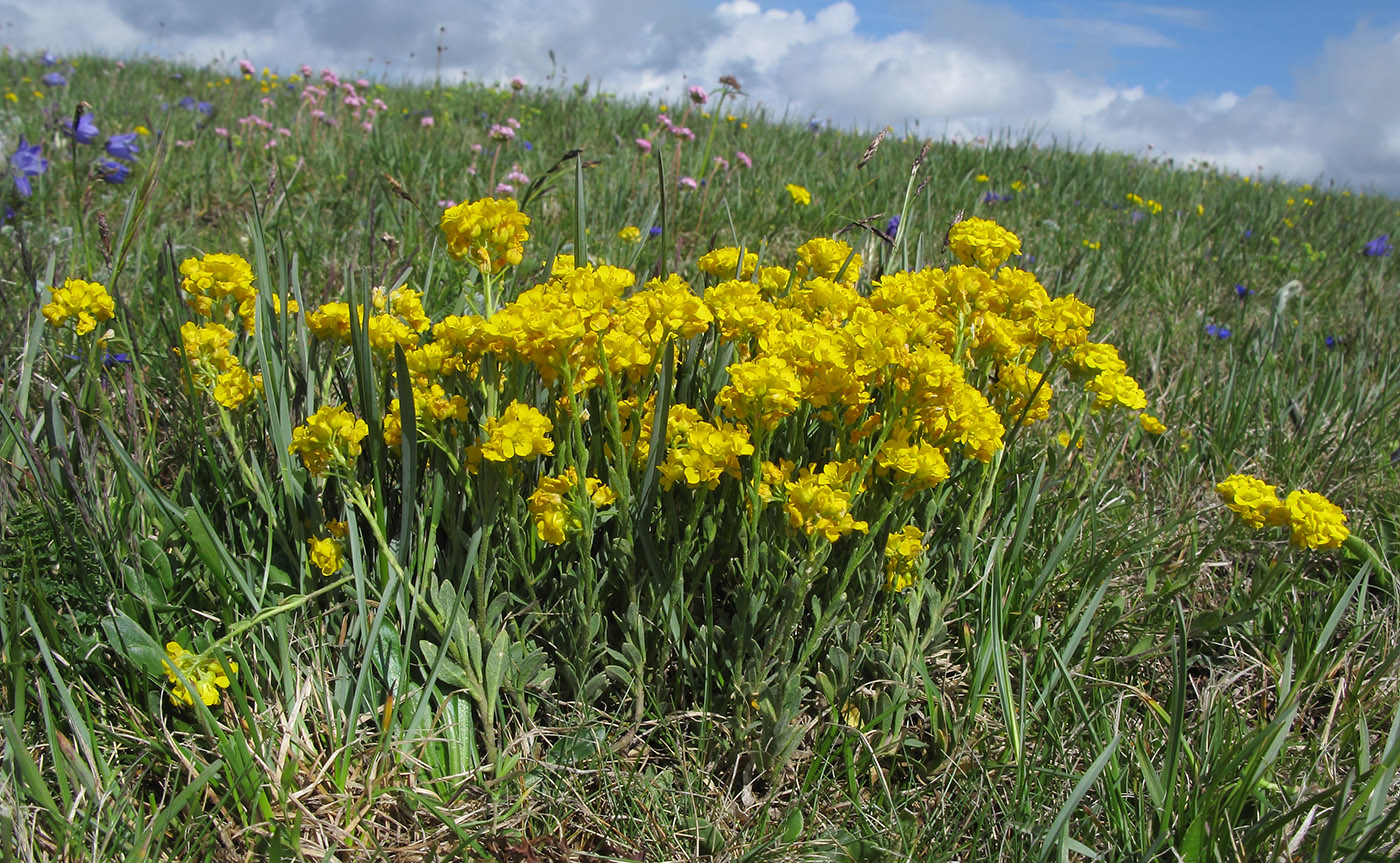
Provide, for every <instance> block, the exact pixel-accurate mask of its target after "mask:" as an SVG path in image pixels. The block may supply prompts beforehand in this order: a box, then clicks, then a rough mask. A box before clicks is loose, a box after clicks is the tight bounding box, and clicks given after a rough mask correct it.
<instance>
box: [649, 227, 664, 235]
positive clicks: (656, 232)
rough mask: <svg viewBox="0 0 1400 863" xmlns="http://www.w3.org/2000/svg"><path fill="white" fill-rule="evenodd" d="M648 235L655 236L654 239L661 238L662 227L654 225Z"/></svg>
mask: <svg viewBox="0 0 1400 863" xmlns="http://www.w3.org/2000/svg"><path fill="white" fill-rule="evenodd" d="M647 233H648V234H650V235H651V236H653V237H659V236H661V226H660V225H652V226H651V228H650V229H648V230H647Z"/></svg>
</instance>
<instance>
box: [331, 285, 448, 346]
mask: <svg viewBox="0 0 1400 863" xmlns="http://www.w3.org/2000/svg"><path fill="white" fill-rule="evenodd" d="M372 305H373V306H374V309H375V313H374V314H372V315H370V316H369V321H368V324H367V325H366V328H365V331H366V337H367V338H368V340H369V346H370V348H371V349H372V350H373V351H374V352H375V353H376V354H378V355H380V356H381V357H386V358H387V357H392V356H393V355H394V346H395V345H397V346H398V347H401V348H403V350H404V352H405V353H406V354H407V353H411V352H412V351H413V350H414V349H415V348H417V347H418V342H419V337H420V336H421V334H423V333H425V332H427V331H428V329H429V328H430V327H431V326H432V321H431V320H430V319H429V318H428V315H427V313H426V312H425V311H424V310H423V294H422V292H421V291H415V290H413V289H412V288H405V287H399V288H395V289H393V290H392V291H385V290H384V289H383V288H375V289H374V294H373V298H372ZM364 313H365V307H364V306H356V307H355V315H356V319H357V320H363V319H364ZM306 328H307V329H308V330H310V331H311V333H312V335H314V336H316V337H317V338H319V339H327V340H335V341H339V342H340V343H341V344H347V345H348V344H350V304H349V303H340V302H335V303H326V304H324V305H322V306H320V307H319V308H317V309H316V310H315V311H313V312H311V313H310V314H309V315H307V316H306Z"/></svg>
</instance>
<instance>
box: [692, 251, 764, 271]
mask: <svg viewBox="0 0 1400 863" xmlns="http://www.w3.org/2000/svg"><path fill="white" fill-rule="evenodd" d="M695 266H696V267H697V268H698V269H699V270H700V272H702V273H708V274H709V275H711V276H714V277H715V278H717V279H747V278H749V277H750V276H752V275H753V271H754V268H755V267H757V266H758V255H756V254H754V253H753V252H745V253H744V269H743V271H742V272H738V270H739V250H738V249H736V248H734V247H732V246H728V247H725V248H722V249H715V250H714V251H710V252H706V253H705V254H703V255H701V256H700V259H699V260H697V261H696V262H695Z"/></svg>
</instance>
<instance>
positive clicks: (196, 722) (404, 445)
mask: <svg viewBox="0 0 1400 863" xmlns="http://www.w3.org/2000/svg"><path fill="white" fill-rule="evenodd" d="M50 61H52V62H50ZM0 88H4V93H3V98H0V152H3V154H4V157H5V158H7V159H8V170H9V175H8V180H7V181H6V183H5V185H4V190H3V192H2V193H0V194H3V195H4V196H5V198H4V202H5V211H4V212H5V217H4V224H3V227H0V249H2V250H3V252H2V253H0V287H2V288H3V291H4V298H5V302H6V305H7V306H8V307H9V309H10V310H11V314H9V315H7V316H5V317H4V318H3V323H0V393H2V394H3V399H0V404H3V417H4V424H3V426H0V456H3V464H0V530H2V531H3V533H2V535H3V546H0V571H3V573H4V576H3V592H0V603H3V604H2V605H0V639H3V662H4V669H3V671H4V673H3V674H0V729H3V733H4V758H3V761H4V769H3V771H0V819H3V820H4V822H5V828H6V829H5V830H4V831H3V833H0V848H3V849H4V853H5V855H6V857H7V859H10V858H13V859H64V860H70V859H71V860H92V859H99V860H108V859H113V860H115V859H147V858H155V859H172V860H191V859H201V860H233V859H260V858H264V857H266V858H269V859H296V860H318V861H319V860H325V859H366V860H379V859H386V860H450V859H467V860H502V861H530V860H566V859H621V860H671V859H691V858H694V857H697V856H713V857H715V858H716V859H725V860H759V859H814V860H852V861H877V860H907V859H914V860H925V859H928V860H953V859H987V858H991V857H995V858H997V859H1007V860H1018V861H1019V860H1028V859H1040V860H1045V859H1050V857H1051V856H1054V857H1055V858H1057V859H1071V858H1073V857H1101V858H1104V859H1139V858H1140V859H1162V860H1173V859H1178V858H1181V859H1189V860H1255V859H1259V860H1263V859H1268V860H1274V859H1283V858H1287V859H1317V860H1322V859H1333V858H1345V859H1352V860H1370V859H1375V860H1379V859H1388V857H1389V856H1391V855H1394V854H1396V853H1397V851H1400V844H1397V841H1396V839H1395V837H1396V836H1397V835H1400V784H1398V783H1397V781H1396V771H1397V767H1400V695H1397V687H1396V682H1395V681H1396V679H1397V677H1396V661H1397V659H1398V658H1400V649H1397V647H1396V644H1397V641H1398V640H1400V638H1398V635H1397V630H1400V606H1397V588H1400V581H1397V578H1396V568H1397V565H1400V548H1398V547H1397V536H1396V534H1397V528H1400V522H1397V515H1396V514H1397V513H1398V512H1400V421H1397V420H1400V379H1398V378H1397V375H1398V374H1400V366H1398V365H1397V361H1396V359H1395V358H1394V357H1395V354H1394V351H1393V348H1394V346H1395V345H1396V344H1397V343H1400V341H1397V330H1400V321H1397V318H1396V316H1395V315H1394V314H1393V313H1392V312H1391V310H1392V309H1393V307H1394V304H1395V302H1396V300H1397V298H1398V295H1400V280H1397V275H1396V271H1395V257H1394V255H1393V254H1392V246H1391V243H1390V240H1389V238H1390V237H1391V236H1400V209H1398V208H1397V207H1400V205H1397V203H1396V202H1395V201H1393V200H1390V199H1388V198H1385V197H1383V196H1377V195H1374V194H1368V193H1363V192H1361V191H1358V190H1353V189H1347V188H1338V187H1333V186H1331V185H1327V186H1322V185H1320V184H1319V185H1318V186H1317V187H1313V186H1308V185H1305V186H1301V187H1299V186H1290V185H1284V184H1281V183H1279V182H1275V181H1272V180H1264V179H1261V178H1247V177H1240V176H1236V175H1231V174H1227V173H1223V172H1220V171H1217V170H1214V169H1212V168H1210V167H1209V166H1192V167H1190V168H1189V169H1184V168H1181V167H1178V166H1173V165H1171V164H1170V163H1169V162H1163V161H1160V160H1153V159H1146V160H1144V159H1139V158H1132V157H1128V156H1123V155H1117V154H1107V153H1083V152H1072V151H1066V150H1062V149H1055V148H1049V149H1047V148H1041V147H1037V146H1035V145H1033V144H1030V143H1025V142H1022V143H1016V142H991V143H985V142H975V143H973V142H962V143H949V142H936V143H931V142H924V141H922V140H915V139H912V138H907V137H903V138H902V137H900V136H899V135H897V134H895V133H893V132H889V133H888V134H886V135H882V136H881V138H879V139H877V140H875V141H872V139H871V136H869V135H866V134H853V133H849V132H846V131H842V130H838V129H833V128H829V127H827V126H822V125H820V124H809V125H806V126H803V125H797V124H779V123H774V122H772V121H771V120H770V118H769V117H768V116H767V115H766V114H765V111H764V109H763V108H762V107H761V106H757V105H754V104H751V103H750V102H749V101H748V99H747V97H746V96H745V95H744V94H743V92H742V88H741V82H736V81H733V80H732V79H730V80H728V81H725V82H716V84H715V89H713V90H711V91H709V92H708V93H700V92H695V93H692V94H687V95H686V97H685V98H684V99H683V100H682V101H680V102H678V103H672V104H666V105H652V104H640V103H635V102H630V101H627V100H622V99H618V98H616V97H614V96H611V95H609V94H605V93H595V92H591V91H590V90H589V89H588V87H587V86H586V85H584V86H573V87H570V86H563V87H559V88H538V87H535V86H528V85H525V84H524V83H523V82H518V83H517V84H515V85H512V84H509V83H506V84H502V85H499V86H487V85H481V84H471V83H468V84H463V85H459V86H443V87H427V88H422V87H407V86H400V85H387V84H384V83H379V82H373V81H366V80H363V79H356V78H355V77H354V76H349V77H345V78H340V77H337V76H336V75H335V74H333V73H331V72H328V71H327V72H321V71H312V70H309V69H303V70H292V71H290V72H289V70H282V71H281V72H280V73H278V74H274V73H273V72H271V71H269V70H266V69H257V68H253V67H252V66H251V65H249V66H246V67H238V66H235V67H233V68H230V69H222V68H219V69H215V68H202V69H196V68H190V67H182V66H172V65H169V64H166V63H162V62H159V61H154V60H143V61H133V62H128V63H124V64H123V63H117V62H114V61H111V60H107V59H102V58H93V57H78V58H62V59H58V58H47V57H38V56H28V55H16V56H6V57H4V58H0ZM877 145H878V146H877ZM410 406H411V407H410Z"/></svg>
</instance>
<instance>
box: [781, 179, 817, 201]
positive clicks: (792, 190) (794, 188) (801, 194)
mask: <svg viewBox="0 0 1400 863" xmlns="http://www.w3.org/2000/svg"><path fill="white" fill-rule="evenodd" d="M785 188H786V189H787V193H788V194H789V195H791V196H792V202H793V203H794V204H801V205H802V206H804V207H805V206H807V205H808V204H811V203H812V193H811V192H809V191H807V190H806V189H804V188H802V187H801V186H799V185H797V184H796V183H788V184H787V186H786V187H785Z"/></svg>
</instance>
